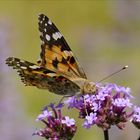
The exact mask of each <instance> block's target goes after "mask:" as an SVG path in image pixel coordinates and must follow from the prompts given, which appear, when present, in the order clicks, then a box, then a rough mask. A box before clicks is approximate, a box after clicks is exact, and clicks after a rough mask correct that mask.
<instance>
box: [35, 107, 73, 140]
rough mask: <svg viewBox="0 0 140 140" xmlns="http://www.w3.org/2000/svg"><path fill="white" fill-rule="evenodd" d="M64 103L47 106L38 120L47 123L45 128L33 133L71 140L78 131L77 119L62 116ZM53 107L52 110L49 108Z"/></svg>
mask: <svg viewBox="0 0 140 140" xmlns="http://www.w3.org/2000/svg"><path fill="white" fill-rule="evenodd" d="M62 107H63V105H62V104H59V105H57V106H54V104H50V105H49V106H47V107H45V109H44V110H43V112H42V114H40V115H38V117H37V119H36V120H37V121H41V122H43V123H44V124H45V128H44V129H40V130H37V131H36V132H35V133H34V134H33V135H38V136H41V137H44V138H46V139H49V140H60V139H63V140H71V139H72V138H73V136H74V134H75V132H76V126H75V120H74V119H70V118H69V117H68V116H64V117H63V116H62V113H61V108H62ZM48 108H51V111H49V110H48Z"/></svg>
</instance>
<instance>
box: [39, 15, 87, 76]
mask: <svg viewBox="0 0 140 140" xmlns="http://www.w3.org/2000/svg"><path fill="white" fill-rule="evenodd" d="M38 24H39V31H40V33H41V35H40V39H41V41H42V44H41V54H40V56H41V61H40V63H39V64H40V65H41V66H44V67H46V68H47V69H50V70H52V71H54V72H56V73H59V74H63V75H65V76H67V77H75V78H76V77H82V78H86V75H85V73H84V71H83V69H82V68H81V66H80V65H79V64H78V62H77V59H76V58H75V57H74V55H73V52H72V51H71V49H70V47H69V46H68V44H67V42H66V41H65V39H64V37H63V36H62V34H61V33H60V32H59V30H58V29H57V27H56V26H55V25H54V24H53V23H52V21H51V20H50V19H49V18H48V17H47V16H45V15H43V14H41V15H39V23H38Z"/></svg>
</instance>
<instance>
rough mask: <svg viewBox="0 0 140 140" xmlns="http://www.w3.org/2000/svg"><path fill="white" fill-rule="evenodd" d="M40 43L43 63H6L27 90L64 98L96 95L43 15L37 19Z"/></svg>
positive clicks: (58, 33) (54, 29)
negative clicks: (34, 88) (47, 92)
mask: <svg viewBox="0 0 140 140" xmlns="http://www.w3.org/2000/svg"><path fill="white" fill-rule="evenodd" d="M38 25H39V31H40V34H41V35H40V39H41V53H40V59H39V60H38V61H37V63H36V64H34V63H31V62H28V61H25V60H21V59H19V58H15V57H9V58H7V59H6V64H8V66H11V67H13V69H16V70H17V72H18V74H19V76H20V77H21V81H22V82H23V83H24V84H25V85H26V86H35V87H37V88H40V89H47V90H49V91H50V92H53V93H55V94H59V95H63V96H67V95H68V96H73V95H76V94H79V93H80V94H87V93H91V94H93V93H95V90H96V86H95V83H93V82H91V81H89V80H88V79H87V77H86V75H85V73H84V71H83V69H82V67H81V66H80V65H79V63H78V60H77V58H76V57H75V56H74V54H73V52H72V50H71V49H70V47H69V45H68V44H67V42H66V41H65V39H64V37H63V35H62V34H61V33H60V31H59V30H58V28H57V27H56V26H55V25H54V23H53V22H52V21H51V20H50V19H49V18H48V17H47V16H45V15H44V14H40V15H39V17H38Z"/></svg>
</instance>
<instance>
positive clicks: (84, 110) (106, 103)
mask: <svg viewBox="0 0 140 140" xmlns="http://www.w3.org/2000/svg"><path fill="white" fill-rule="evenodd" d="M131 98H133V97H132V95H131V91H130V88H124V87H121V86H117V85H116V84H110V83H108V84H105V85H101V84H98V85H97V90H96V93H95V94H94V95H81V96H80V97H78V96H73V97H70V98H68V99H67V100H66V101H65V104H67V105H68V108H76V109H78V110H79V118H82V119H84V120H85V121H84V123H83V127H85V128H90V127H91V126H93V125H97V126H98V127H101V128H102V129H103V130H107V129H109V128H110V127H111V126H112V125H116V126H117V127H118V128H120V129H123V128H124V126H125V123H126V121H128V119H129V118H130V116H131V115H132V112H131V113H127V112H128V111H126V109H127V108H132V105H133V104H132V103H131V102H130V99H131Z"/></svg>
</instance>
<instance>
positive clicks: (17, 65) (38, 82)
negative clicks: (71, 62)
mask: <svg viewBox="0 0 140 140" xmlns="http://www.w3.org/2000/svg"><path fill="white" fill-rule="evenodd" d="M6 64H8V66H11V67H13V69H16V70H17V72H18V73H19V76H20V77H21V81H22V82H23V83H24V84H25V85H26V86H36V87H37V88H41V89H48V90H49V91H50V92H54V93H55V94H59V95H75V94H76V93H77V92H79V90H80V88H79V86H77V85H76V84H75V83H73V82H72V81H70V80H69V79H67V78H66V77H64V76H61V75H57V74H56V73H55V72H53V71H51V70H48V69H46V68H44V67H41V66H38V65H36V64H33V63H30V62H28V61H24V60H20V59H18V58H14V57H9V58H7V59H6Z"/></svg>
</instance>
